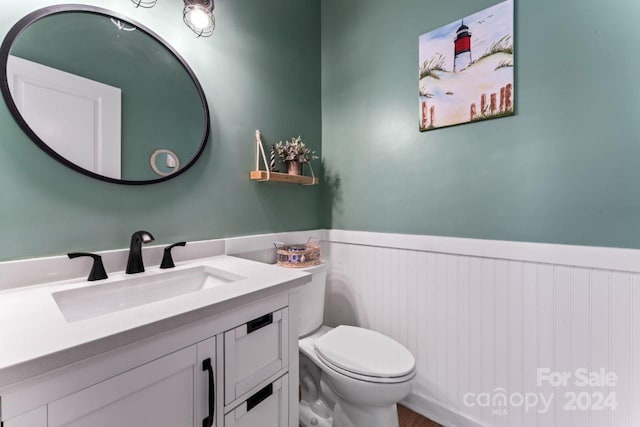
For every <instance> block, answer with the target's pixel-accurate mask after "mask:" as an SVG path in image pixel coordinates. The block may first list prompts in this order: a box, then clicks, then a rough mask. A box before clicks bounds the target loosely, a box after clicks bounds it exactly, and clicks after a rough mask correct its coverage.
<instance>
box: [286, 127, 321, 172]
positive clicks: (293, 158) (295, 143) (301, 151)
mask: <svg viewBox="0 0 640 427" xmlns="http://www.w3.org/2000/svg"><path fill="white" fill-rule="evenodd" d="M276 151H277V152H278V156H279V157H280V159H281V160H282V161H283V162H285V163H286V164H287V173H288V174H289V175H302V166H303V165H304V164H305V163H309V161H311V160H316V159H317V158H318V156H316V152H315V151H312V150H311V149H310V148H308V147H307V146H306V145H305V144H304V142H302V137H300V136H298V137H297V138H291V141H285V142H284V144H283V143H282V141H280V142H278V143H277V144H276Z"/></svg>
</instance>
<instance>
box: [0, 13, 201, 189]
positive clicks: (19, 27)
mask: <svg viewBox="0 0 640 427" xmlns="http://www.w3.org/2000/svg"><path fill="white" fill-rule="evenodd" d="M66 12H89V13H94V14H97V15H103V16H106V17H109V18H116V19H120V20H123V21H126V22H128V23H130V24H132V25H134V26H135V27H136V28H137V29H139V30H141V31H142V32H144V33H146V34H147V35H149V36H150V37H152V38H154V39H155V40H156V41H158V42H159V43H160V44H162V45H163V46H164V47H165V48H166V49H167V50H168V51H169V52H171V53H172V54H173V55H174V56H175V57H176V59H178V61H179V62H180V64H182V66H183V67H184V69H185V71H186V72H187V73H188V74H189V76H190V77H191V80H192V81H193V83H194V85H195V86H196V90H197V91H198V95H199V96H200V101H201V103H202V110H203V113H204V124H205V125H204V130H203V133H202V140H201V141H200V147H199V148H198V151H197V153H196V154H195V156H194V157H193V158H192V159H191V160H190V161H189V162H188V163H187V164H186V165H185V166H184V167H183V168H181V169H179V170H178V171H176V172H175V173H173V174H171V175H168V176H165V177H162V178H158V179H152V180H147V181H130V180H123V179H115V178H109V177H106V176H103V175H99V174H97V173H95V172H92V171H90V170H87V169H84V168H81V167H80V166H78V165H76V164H75V163H72V162H70V161H69V160H67V159H66V158H64V157H63V156H61V155H60V154H58V153H57V152H56V151H55V150H53V149H52V148H51V147H49V146H48V145H47V144H46V143H45V142H44V141H43V140H42V139H41V138H40V137H39V136H38V135H36V133H35V132H34V131H33V130H32V129H31V127H29V125H28V124H27V122H26V121H25V120H24V118H23V117H22V115H21V114H20V111H19V110H18V107H17V106H16V104H15V102H14V101H13V97H12V96H11V91H10V89H9V82H8V78H7V62H8V59H9V53H10V51H11V46H12V45H13V42H14V41H15V39H16V38H18V36H19V35H20V34H21V33H22V32H23V31H24V30H26V29H27V28H28V27H29V26H30V25H31V24H33V23H34V22H36V21H38V20H40V19H42V18H45V17H47V16H50V15H55V14H59V13H66ZM0 91H2V96H3V98H4V100H5V103H6V104H7V107H8V108H9V111H10V112H11V115H12V116H13V118H14V119H15V121H16V122H17V123H18V125H19V126H20V128H21V129H22V131H23V132H24V133H26V134H27V136H29V138H31V140H32V141H33V142H34V143H35V144H36V145H37V146H38V147H40V148H41V149H42V150H43V151H44V152H45V153H47V154H48V155H50V156H51V157H53V158H54V159H56V160H57V161H58V162H60V163H62V164H63V165H65V166H67V167H68V168H71V169H73V170H75V171H76V172H80V173H81V174H83V175H86V176H89V177H91V178H96V179H99V180H101V181H106V182H111V183H114V184H124V185H147V184H156V183H159V182H164V181H168V180H170V179H173V178H175V177H177V176H179V175H182V174H183V173H184V172H186V171H187V170H189V169H190V168H191V167H192V166H193V165H194V164H195V163H196V161H198V159H199V158H200V156H201V155H202V153H203V151H204V149H205V147H206V145H207V142H208V141H209V129H210V119H209V105H208V103H207V97H206V95H205V93H204V90H203V88H202V85H201V84H200V82H199V81H198V78H197V77H196V75H195V73H194V72H193V70H192V69H191V67H189V64H187V62H186V61H185V60H184V58H183V57H182V56H181V55H180V54H179V53H178V52H177V51H176V50H175V49H174V48H173V47H172V46H171V45H170V44H169V43H167V42H166V41H165V40H164V39H163V38H162V37H160V36H159V35H157V34H156V33H154V32H153V31H151V30H150V29H148V28H147V27H145V26H144V25H142V24H140V23H139V22H136V21H135V20H132V19H131V18H128V17H126V16H124V15H122V14H120V13H118V12H114V11H111V10H108V9H103V8H100V7H95V6H87V5H80V4H61V5H55V6H49V7H45V8H42V9H38V10H36V11H34V12H31V13H29V14H28V15H26V16H25V17H24V18H22V19H21V20H19V21H18V22H17V23H16V24H15V25H14V26H13V27H11V29H10V30H9V32H8V33H7V35H6V37H5V38H4V40H3V42H2V45H0Z"/></svg>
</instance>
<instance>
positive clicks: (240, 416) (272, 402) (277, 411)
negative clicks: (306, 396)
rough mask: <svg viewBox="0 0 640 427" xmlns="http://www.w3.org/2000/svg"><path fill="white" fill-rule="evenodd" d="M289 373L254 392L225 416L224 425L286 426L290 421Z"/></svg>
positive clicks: (246, 426) (227, 426) (235, 426)
mask: <svg viewBox="0 0 640 427" xmlns="http://www.w3.org/2000/svg"><path fill="white" fill-rule="evenodd" d="M288 397H289V375H288V374H287V375H284V376H283V377H280V378H279V379H277V380H276V381H274V382H273V383H271V384H269V385H268V386H266V387H264V388H262V389H260V390H259V391H258V392H256V393H254V394H253V395H252V396H251V397H249V398H248V399H247V400H246V401H245V402H243V403H241V404H240V405H238V406H237V407H236V408H235V409H233V410H232V411H231V412H229V413H227V414H226V415H225V416H224V427H255V426H260V427H285V426H286V425H287V423H288V416H289V412H288V409H287V408H288V405H287V402H288Z"/></svg>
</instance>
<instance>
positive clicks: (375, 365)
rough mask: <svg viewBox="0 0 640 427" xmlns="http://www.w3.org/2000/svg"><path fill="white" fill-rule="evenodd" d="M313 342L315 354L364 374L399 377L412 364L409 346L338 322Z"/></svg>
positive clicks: (408, 370)
mask: <svg viewBox="0 0 640 427" xmlns="http://www.w3.org/2000/svg"><path fill="white" fill-rule="evenodd" d="M314 345H315V349H316V352H317V353H318V355H319V356H321V357H322V358H323V359H326V360H327V361H328V362H329V363H331V364H333V365H335V366H337V367H339V368H342V369H344V370H346V371H349V372H353V373H356V374H360V375H364V376H369V377H382V378H392V377H401V376H404V375H407V374H409V373H411V372H412V371H413V370H414V368H415V359H414V357H413V355H412V354H411V352H410V351H409V350H407V349H406V348H404V347H403V346H402V345H401V344H400V343H398V342H397V341H395V340H393V339H391V338H389V337H387V336H385V335H382V334H380V333H378V332H375V331H372V330H369V329H364V328H357V327H354V326H344V325H342V326H338V327H337V328H335V329H333V330H331V331H329V332H327V333H326V334H324V335H323V336H322V337H320V338H318V339H317V340H316V341H315V343H314Z"/></svg>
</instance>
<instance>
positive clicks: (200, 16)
mask: <svg viewBox="0 0 640 427" xmlns="http://www.w3.org/2000/svg"><path fill="white" fill-rule="evenodd" d="M183 1H184V9H183V11H182V19H183V20H184V23H185V24H186V26H187V27H189V28H190V29H191V31H193V32H194V33H195V34H196V35H197V36H198V37H211V35H212V34H213V29H214V28H215V27H216V18H215V17H214V16H213V7H214V5H213V0H183ZM131 2H132V3H133V4H135V5H136V7H145V8H147V9H149V8H152V7H153V6H155V5H156V3H157V2H158V0H131Z"/></svg>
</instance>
